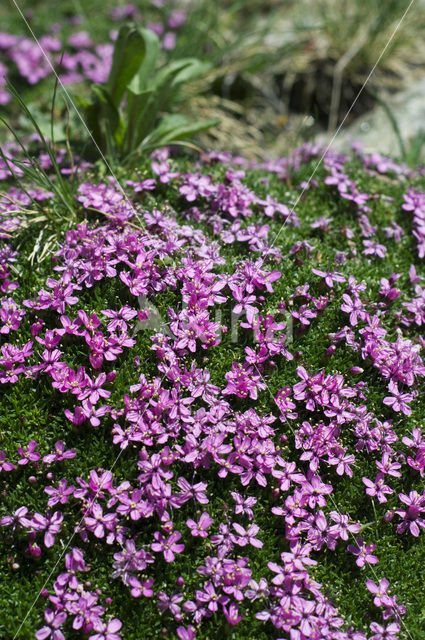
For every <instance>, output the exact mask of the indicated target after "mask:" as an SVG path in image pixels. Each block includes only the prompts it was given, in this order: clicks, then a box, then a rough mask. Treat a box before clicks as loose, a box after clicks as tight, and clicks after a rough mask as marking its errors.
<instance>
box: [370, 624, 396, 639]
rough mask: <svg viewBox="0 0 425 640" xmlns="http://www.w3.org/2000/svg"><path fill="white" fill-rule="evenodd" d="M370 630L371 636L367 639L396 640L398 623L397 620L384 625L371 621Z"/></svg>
mask: <svg viewBox="0 0 425 640" xmlns="http://www.w3.org/2000/svg"><path fill="white" fill-rule="evenodd" d="M370 630H371V631H373V636H371V637H370V638H369V640H398V633H399V631H400V625H399V624H397V622H391V623H390V624H389V625H387V626H386V627H384V626H382V625H380V624H378V623H377V622H372V623H371V624H370Z"/></svg>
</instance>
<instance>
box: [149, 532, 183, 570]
mask: <svg viewBox="0 0 425 640" xmlns="http://www.w3.org/2000/svg"><path fill="white" fill-rule="evenodd" d="M153 537H154V538H155V540H156V542H153V543H152V544H151V549H152V551H155V552H156V553H161V552H163V553H164V559H165V561H166V562H173V561H174V558H175V555H174V554H175V553H182V551H184V544H177V541H178V540H180V538H181V537H182V535H181V533H179V532H178V531H174V532H173V533H172V534H171V535H170V537H169V538H164V536H163V535H162V534H161V533H160V532H159V531H155V533H154V534H153Z"/></svg>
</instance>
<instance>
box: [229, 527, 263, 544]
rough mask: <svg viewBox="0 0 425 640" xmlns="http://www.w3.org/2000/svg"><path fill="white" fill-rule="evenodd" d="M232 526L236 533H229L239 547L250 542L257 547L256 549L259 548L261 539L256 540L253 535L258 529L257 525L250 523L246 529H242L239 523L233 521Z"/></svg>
mask: <svg viewBox="0 0 425 640" xmlns="http://www.w3.org/2000/svg"><path fill="white" fill-rule="evenodd" d="M233 528H234V530H235V531H236V533H237V534H238V535H237V536H234V535H231V539H232V542H234V543H235V544H237V545H239V546H240V547H244V546H245V545H246V544H250V545H252V546H253V547H257V549H261V547H262V546H263V543H262V542H261V540H258V539H257V538H256V537H255V536H256V535H257V533H258V532H259V530H260V527H259V526H258V525H256V524H252V525H251V526H249V527H248V529H244V527H241V525H240V524H237V523H236V522H234V523H233Z"/></svg>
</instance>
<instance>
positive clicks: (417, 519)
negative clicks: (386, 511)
mask: <svg viewBox="0 0 425 640" xmlns="http://www.w3.org/2000/svg"><path fill="white" fill-rule="evenodd" d="M398 497H399V499H400V500H401V501H402V502H403V503H404V504H405V505H406V506H407V509H397V510H396V514H397V515H398V516H400V518H402V521H401V522H400V524H398V525H397V533H405V532H406V531H407V530H409V531H410V533H411V534H412V536H415V537H418V536H419V533H420V529H419V527H422V528H423V529H424V528H425V520H424V519H423V518H422V517H421V514H422V513H424V512H425V496H424V495H419V493H418V492H417V491H411V492H410V493H409V495H406V494H404V493H400V494H399V496H398Z"/></svg>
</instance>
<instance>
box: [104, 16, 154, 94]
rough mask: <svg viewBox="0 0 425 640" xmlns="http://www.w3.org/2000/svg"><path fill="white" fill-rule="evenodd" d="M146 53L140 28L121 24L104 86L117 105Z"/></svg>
mask: <svg viewBox="0 0 425 640" xmlns="http://www.w3.org/2000/svg"><path fill="white" fill-rule="evenodd" d="M145 54H146V41H145V37H144V35H143V33H142V30H141V29H140V28H136V27H130V26H123V27H121V29H120V30H119V33H118V38H117V41H116V43H115V47H114V55H113V58H112V67H111V71H110V74H109V78H108V80H107V82H106V87H107V89H108V91H109V94H110V96H111V98H112V101H113V103H114V104H115V106H116V107H119V105H120V103H121V100H122V98H123V95H124V92H125V90H126V87H127V85H128V84H129V82H130V81H131V80H132V78H133V77H134V76H135V74H136V73H137V71H138V69H139V68H140V65H141V64H142V62H143V60H144V58H145Z"/></svg>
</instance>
